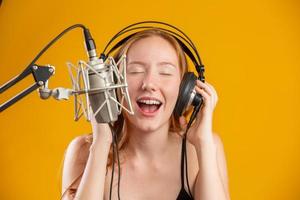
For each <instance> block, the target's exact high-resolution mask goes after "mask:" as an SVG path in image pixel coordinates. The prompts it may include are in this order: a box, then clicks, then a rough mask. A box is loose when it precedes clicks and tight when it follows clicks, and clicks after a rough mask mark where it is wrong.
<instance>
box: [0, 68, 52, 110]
mask: <svg viewBox="0 0 300 200" xmlns="http://www.w3.org/2000/svg"><path fill="white" fill-rule="evenodd" d="M54 72H55V69H54V67H53V66H50V65H47V66H40V65H36V64H33V65H32V66H31V67H27V68H26V69H25V70H24V71H23V72H22V73H21V74H19V75H18V76H16V77H15V78H13V79H11V80H10V81H8V82H7V83H5V84H4V85H2V86H1V87H0V94H1V93H3V92H5V91H6V90H7V89H9V88H11V87H12V86H14V85H15V84H16V83H18V82H19V81H21V80H23V79H24V78H25V77H27V76H28V75H30V74H32V75H33V78H34V80H35V83H33V84H32V85H31V86H29V87H27V88H26V89H25V90H23V91H22V92H20V93H18V94H17V95H15V96H14V97H12V98H11V99H9V100H8V101H6V102H5V103H3V104H1V105H0V112H2V111H4V110H5V109H7V108H8V107H9V106H11V105H13V104H14V103H16V102H17V101H19V100H20V99H22V98H23V97H25V96H26V95H28V94H29V93H31V92H32V91H34V90H36V89H38V88H39V87H42V86H45V84H46V83H47V81H48V79H49V78H50V77H51V76H52V75H53V74H54Z"/></svg>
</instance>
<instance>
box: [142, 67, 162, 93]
mask: <svg viewBox="0 0 300 200" xmlns="http://www.w3.org/2000/svg"><path fill="white" fill-rule="evenodd" d="M158 81H159V80H157V78H156V76H155V74H154V73H153V71H152V72H151V71H148V72H147V73H146V74H145V76H144V79H143V82H142V90H146V91H156V90H157V84H158Z"/></svg>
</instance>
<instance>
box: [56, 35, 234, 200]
mask: <svg viewBox="0 0 300 200" xmlns="http://www.w3.org/2000/svg"><path fill="white" fill-rule="evenodd" d="M123 54H126V55H127V82H128V90H129V95H130V99H131V102H132V106H133V110H134V113H135V114H134V115H129V114H127V113H126V112H123V113H122V116H120V117H119V120H118V122H117V123H115V128H116V129H119V130H120V131H119V132H120V134H119V135H118V140H119V147H118V149H119V154H120V159H121V176H120V196H121V199H122V200H146V199H147V200H152V199H153V200H154V199H161V200H174V199H178V200H180V199H187V200H188V199H195V200H229V199H230V196H229V189H228V178H227V169H226V160H225V156H224V151H223V146H222V142H221V139H220V137H219V136H218V135H217V134H215V133H213V130H212V118H213V111H214V108H215V106H216V103H217V100H218V97H217V93H216V91H215V89H214V87H213V86H212V85H210V84H209V83H207V82H206V83H202V82H201V81H197V84H196V87H195V90H196V91H197V92H198V93H200V94H201V95H202V96H203V98H204V104H203V106H202V108H201V110H200V112H199V113H198V115H197V118H196V120H195V122H194V124H193V125H192V127H191V128H190V129H189V131H188V134H187V141H188V142H187V145H186V148H187V158H188V160H187V163H188V165H187V166H188V168H187V171H188V177H185V176H186V173H185V169H184V168H185V166H184V162H183V160H184V159H182V147H183V145H182V144H183V143H182V134H183V130H184V129H185V126H186V121H185V118H184V117H181V118H180V119H179V120H176V119H175V118H174V116H173V109H174V106H175V103H176V100H177V97H178V91H179V85H180V81H181V79H182V76H183V74H184V72H186V71H187V61H186V58H185V54H184V52H183V50H182V49H181V47H180V45H179V44H178V42H177V41H176V40H175V39H174V37H173V36H171V35H169V34H167V33H165V32H162V31H160V30H158V29H150V30H144V31H140V32H139V33H137V34H135V35H134V36H133V37H132V38H130V39H129V40H128V41H127V42H126V43H125V44H124V45H123V46H122V47H121V48H120V50H119V51H118V52H117V53H116V56H115V58H116V59H118V58H119V57H120V56H121V55H123ZM91 124H92V130H93V133H92V134H91V135H83V136H79V137H76V138H75V139H74V140H73V141H72V142H71V143H70V144H69V146H68V148H67V151H66V155H65V162H64V168H63V177H62V192H63V194H64V195H63V197H62V199H64V200H70V199H79V200H100V199H101V200H102V199H109V194H110V182H111V181H110V180H111V175H112V159H111V143H112V134H111V129H110V127H109V126H108V124H98V123H97V122H96V121H95V119H92V122H91ZM117 171H118V170H115V171H114V182H113V183H114V184H113V186H112V199H118V192H117V188H118V184H117V182H118V173H117ZM187 179H188V183H187V181H186V180H187Z"/></svg>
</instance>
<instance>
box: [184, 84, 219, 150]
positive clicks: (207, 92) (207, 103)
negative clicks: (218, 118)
mask: <svg viewBox="0 0 300 200" xmlns="http://www.w3.org/2000/svg"><path fill="white" fill-rule="evenodd" d="M195 90H196V92H197V93H199V94H201V95H202V98H203V105H202V106H201V108H200V111H199V113H198V114H197V117H196V120H195V122H194V123H193V124H192V126H191V127H190V129H189V131H188V133H187V139H188V141H189V142H190V143H191V144H193V145H196V143H198V142H203V141H213V131H212V120H213V112H214V109H215V107H216V104H217V101H218V95H217V92H216V90H215V89H214V87H213V86H212V85H211V84H209V83H207V82H205V83H203V82H201V81H199V80H197V82H196V86H195ZM180 124H181V126H182V127H183V128H185V127H186V124H187V123H186V120H185V118H184V117H183V116H182V117H181V118H180Z"/></svg>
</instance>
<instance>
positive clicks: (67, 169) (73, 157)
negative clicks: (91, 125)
mask: <svg viewBox="0 0 300 200" xmlns="http://www.w3.org/2000/svg"><path fill="white" fill-rule="evenodd" d="M90 137H91V136H90V135H81V136H77V137H75V138H74V139H73V140H72V141H71V142H70V143H69V145H68V147H67V149H66V151H65V157H64V165H63V174H62V191H63V192H64V191H65V190H66V189H67V188H69V187H70V186H72V189H76V188H77V187H78V185H79V182H80V179H79V177H80V176H81V174H82V172H83V170H84V168H85V165H86V162H87V159H88V156H89V148H90V145H91V142H90V140H89V139H90Z"/></svg>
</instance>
